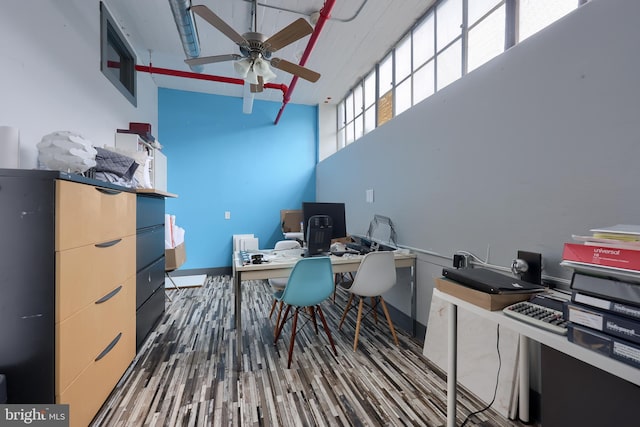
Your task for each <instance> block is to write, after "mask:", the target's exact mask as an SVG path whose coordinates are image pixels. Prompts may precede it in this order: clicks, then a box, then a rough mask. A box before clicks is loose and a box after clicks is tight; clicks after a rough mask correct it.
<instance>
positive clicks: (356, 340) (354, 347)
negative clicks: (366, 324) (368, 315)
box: [353, 297, 364, 351]
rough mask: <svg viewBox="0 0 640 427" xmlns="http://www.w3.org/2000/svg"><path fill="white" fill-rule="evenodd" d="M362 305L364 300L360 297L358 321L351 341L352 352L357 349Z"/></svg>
mask: <svg viewBox="0 0 640 427" xmlns="http://www.w3.org/2000/svg"><path fill="white" fill-rule="evenodd" d="M363 305H364V298H363V297H360V304H358V320H357V321H356V336H355V338H354V339H353V351H356V350H357V349H358V335H359V334H360V320H362V306H363Z"/></svg>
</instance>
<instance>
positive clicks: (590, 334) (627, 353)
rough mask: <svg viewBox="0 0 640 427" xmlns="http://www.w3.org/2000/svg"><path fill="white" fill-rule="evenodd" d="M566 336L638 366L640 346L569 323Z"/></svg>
mask: <svg viewBox="0 0 640 427" xmlns="http://www.w3.org/2000/svg"><path fill="white" fill-rule="evenodd" d="M567 338H568V339H569V341H570V342H572V343H574V344H577V345H579V346H581V347H585V348H588V349H590V350H593V351H596V352H598V353H600V354H603V355H604V356H607V357H610V358H612V359H616V360H619V361H620V362H623V363H626V364H627V365H631V366H635V367H636V368H640V346H639V345H635V344H634V343H631V342H629V341H626V340H624V339H619V338H616V337H612V336H610V335H606V334H603V333H602V332H598V331H595V330H593V329H589V328H585V327H582V326H580V325H575V324H572V323H569V325H568V327H567Z"/></svg>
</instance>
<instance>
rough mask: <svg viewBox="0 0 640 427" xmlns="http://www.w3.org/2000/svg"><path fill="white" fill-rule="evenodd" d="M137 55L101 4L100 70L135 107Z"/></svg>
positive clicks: (101, 3)
mask: <svg viewBox="0 0 640 427" xmlns="http://www.w3.org/2000/svg"><path fill="white" fill-rule="evenodd" d="M135 67H136V55H135V54H134V53H133V49H132V48H131V46H129V44H128V43H127V41H126V40H125V38H124V36H123V35H122V33H121V32H120V30H119V29H118V25H117V23H116V21H115V19H113V17H112V16H111V14H110V13H109V11H108V10H107V8H106V7H105V5H104V3H103V2H100V70H101V71H102V74H104V76H105V77H106V78H107V79H109V81H110V82H111V83H113V85H114V86H115V87H116V88H117V89H118V90H119V91H120V93H122V94H123V95H124V96H125V98H127V99H128V100H129V102H131V103H132V104H133V105H134V106H136V105H137V99H136V70H135Z"/></svg>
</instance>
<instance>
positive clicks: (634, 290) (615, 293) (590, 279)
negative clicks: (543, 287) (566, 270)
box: [571, 272, 640, 306]
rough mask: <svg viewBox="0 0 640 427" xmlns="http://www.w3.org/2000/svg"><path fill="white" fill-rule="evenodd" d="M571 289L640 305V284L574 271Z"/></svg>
mask: <svg viewBox="0 0 640 427" xmlns="http://www.w3.org/2000/svg"><path fill="white" fill-rule="evenodd" d="M571 289H572V290H573V291H577V292H580V293H584V294H587V295H591V296H595V297H600V298H604V299H606V300H610V301H616V302H620V303H623V304H631V305H636V306H640V284H637V283H629V282H627V281H623V280H618V279H616V278H612V277H597V276H591V275H588V274H582V273H579V272H574V273H573V276H572V277H571Z"/></svg>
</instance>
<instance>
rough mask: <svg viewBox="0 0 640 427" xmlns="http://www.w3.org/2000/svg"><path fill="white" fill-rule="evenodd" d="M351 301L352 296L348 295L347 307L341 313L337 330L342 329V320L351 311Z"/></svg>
mask: <svg viewBox="0 0 640 427" xmlns="http://www.w3.org/2000/svg"><path fill="white" fill-rule="evenodd" d="M351 301H353V294H349V301H347V306H346V307H345V308H344V313H342V318H341V319H340V324H339V325H338V329H341V328H342V323H343V322H344V319H345V318H346V317H347V313H348V312H349V310H350V309H351Z"/></svg>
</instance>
